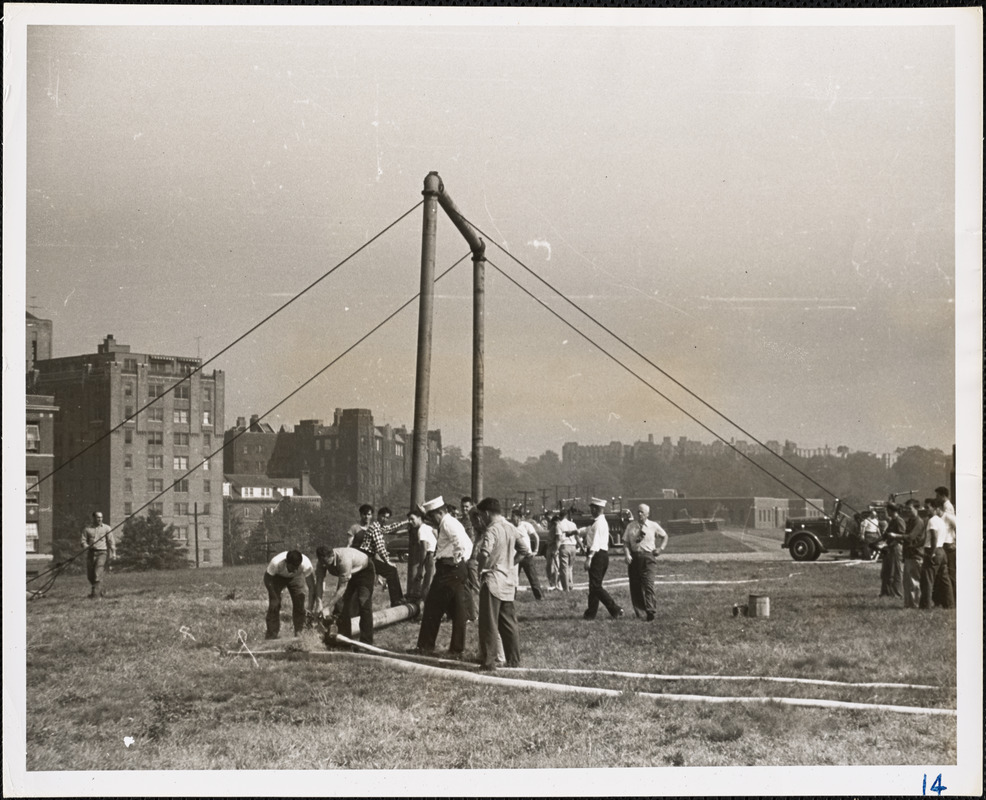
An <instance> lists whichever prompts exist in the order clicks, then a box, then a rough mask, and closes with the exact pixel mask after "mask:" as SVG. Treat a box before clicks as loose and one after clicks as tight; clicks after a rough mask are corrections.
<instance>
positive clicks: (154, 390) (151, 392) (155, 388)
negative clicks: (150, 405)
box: [147, 383, 164, 397]
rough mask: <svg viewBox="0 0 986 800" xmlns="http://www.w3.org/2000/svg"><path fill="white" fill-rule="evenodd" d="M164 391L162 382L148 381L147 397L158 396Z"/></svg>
mask: <svg viewBox="0 0 986 800" xmlns="http://www.w3.org/2000/svg"><path fill="white" fill-rule="evenodd" d="M163 393H164V384H163V383H149V384H147V396H148V397H160V396H161V395H162V394H163Z"/></svg>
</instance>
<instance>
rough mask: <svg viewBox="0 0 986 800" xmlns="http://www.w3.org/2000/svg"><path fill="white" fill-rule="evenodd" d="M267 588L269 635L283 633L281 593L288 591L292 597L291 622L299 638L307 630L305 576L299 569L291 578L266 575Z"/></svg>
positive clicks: (265, 584) (265, 583) (266, 573)
mask: <svg viewBox="0 0 986 800" xmlns="http://www.w3.org/2000/svg"><path fill="white" fill-rule="evenodd" d="M264 586H266V587H267V635H268V636H277V634H278V633H280V631H281V593H282V592H283V591H284V590H285V589H287V590H288V594H289V595H291V620H292V622H294V634H295V636H297V635H298V634H299V633H301V632H302V631H303V630H304V629H305V596H306V595H305V574H304V571H303V570H301V569H299V570H298V571H297V572H295V574H294V575H292V576H291V577H290V578H283V577H281V576H280V575H271V574H270V573H268V572H265V573H264Z"/></svg>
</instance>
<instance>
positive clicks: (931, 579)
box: [921, 547, 955, 608]
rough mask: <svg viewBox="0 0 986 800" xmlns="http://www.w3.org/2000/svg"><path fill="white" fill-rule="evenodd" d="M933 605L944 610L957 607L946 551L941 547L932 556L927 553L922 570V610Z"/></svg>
mask: <svg viewBox="0 0 986 800" xmlns="http://www.w3.org/2000/svg"><path fill="white" fill-rule="evenodd" d="M932 604H934V605H936V606H942V607H943V608H953V607H954V606H955V603H954V602H953V600H952V584H951V583H950V582H949V580H948V566H947V562H946V560H945V551H944V550H942V549H941V548H940V547H939V548H938V549H937V550H935V551H934V552H933V553H931V554H929V553H928V552H925V554H924V566H923V567H922V568H921V608H931V606H932Z"/></svg>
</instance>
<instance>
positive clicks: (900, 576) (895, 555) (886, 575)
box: [880, 544, 904, 597]
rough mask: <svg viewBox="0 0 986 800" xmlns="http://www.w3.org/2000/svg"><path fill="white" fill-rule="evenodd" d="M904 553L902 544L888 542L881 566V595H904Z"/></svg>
mask: <svg viewBox="0 0 986 800" xmlns="http://www.w3.org/2000/svg"><path fill="white" fill-rule="evenodd" d="M903 580H904V555H903V550H902V548H901V546H900V544H888V545H887V549H886V550H884V551H883V565H882V566H881V568H880V597H903V596H904V593H903V591H902V587H903Z"/></svg>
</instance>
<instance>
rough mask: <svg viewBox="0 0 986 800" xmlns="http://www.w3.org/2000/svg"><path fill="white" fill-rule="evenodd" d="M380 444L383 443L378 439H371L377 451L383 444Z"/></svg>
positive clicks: (379, 450) (380, 449)
mask: <svg viewBox="0 0 986 800" xmlns="http://www.w3.org/2000/svg"><path fill="white" fill-rule="evenodd" d="M382 445H383V443H382V442H381V441H380V440H379V439H374V440H373V446H374V447H376V449H377V452H378V453H379V452H381V451H382V450H383V446H382Z"/></svg>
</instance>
